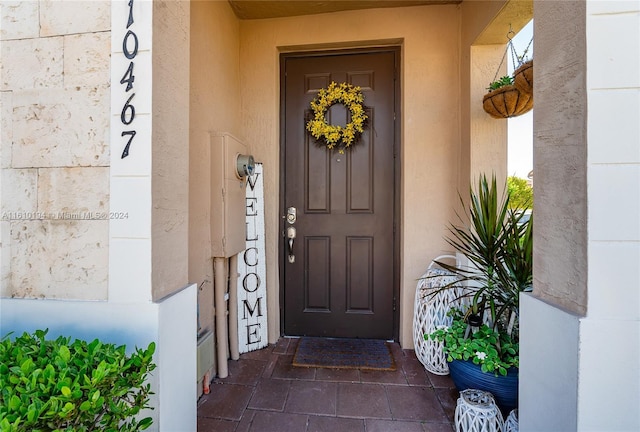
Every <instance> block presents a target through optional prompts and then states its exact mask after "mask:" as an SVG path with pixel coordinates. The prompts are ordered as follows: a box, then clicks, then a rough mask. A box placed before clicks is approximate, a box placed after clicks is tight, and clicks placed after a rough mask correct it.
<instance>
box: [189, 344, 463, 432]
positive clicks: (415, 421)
mask: <svg viewBox="0 0 640 432" xmlns="http://www.w3.org/2000/svg"><path fill="white" fill-rule="evenodd" d="M297 343H298V339H295V338H281V339H280V340H279V341H278V343H277V344H276V345H270V346H269V347H267V348H264V349H262V350H258V351H253V352H250V353H246V354H243V355H241V356H240V360H238V361H230V362H229V376H228V377H227V378H224V379H215V380H214V382H213V383H212V384H211V392H210V394H208V395H203V396H202V397H201V398H200V400H199V401H198V431H199V432H445V431H446V432H451V431H453V430H454V428H453V426H452V425H453V414H454V410H455V404H456V400H457V397H458V392H457V391H456V390H455V388H454V386H453V382H452V381H451V379H450V378H449V377H448V376H444V377H443V376H438V375H433V374H430V373H428V372H426V371H425V369H424V367H423V366H422V364H420V362H419V361H418V359H417V358H416V356H415V353H414V351H413V350H402V349H401V348H400V346H399V345H398V344H397V343H396V344H393V345H392V350H393V354H394V358H395V361H396V365H397V370H396V371H393V372H389V371H365V370H362V371H361V370H356V369H339V370H338V369H323V368H299V367H293V366H292V365H291V361H292V358H293V354H294V352H295V348H296V345H297Z"/></svg>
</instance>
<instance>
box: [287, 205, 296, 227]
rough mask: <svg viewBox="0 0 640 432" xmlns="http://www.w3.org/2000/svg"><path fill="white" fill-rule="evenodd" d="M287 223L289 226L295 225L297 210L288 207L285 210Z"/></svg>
mask: <svg viewBox="0 0 640 432" xmlns="http://www.w3.org/2000/svg"><path fill="white" fill-rule="evenodd" d="M286 217H287V222H289V224H292V225H293V224H294V223H296V220H297V219H298V209H296V208H295V207H289V208H288V209H287V216H286Z"/></svg>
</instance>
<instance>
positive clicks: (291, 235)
mask: <svg viewBox="0 0 640 432" xmlns="http://www.w3.org/2000/svg"><path fill="white" fill-rule="evenodd" d="M295 239H296V228H295V227H292V226H290V227H288V228H287V250H288V252H289V263H291V264H293V263H294V262H295V261H296V256H295V254H294V253H293V241H294V240H295Z"/></svg>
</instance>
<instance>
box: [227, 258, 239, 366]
mask: <svg viewBox="0 0 640 432" xmlns="http://www.w3.org/2000/svg"><path fill="white" fill-rule="evenodd" d="M229 276H230V277H229V344H230V346H231V349H230V353H231V360H238V359H239V358H240V346H239V344H238V255H233V256H232V257H231V258H229Z"/></svg>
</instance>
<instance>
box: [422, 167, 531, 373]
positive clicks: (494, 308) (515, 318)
mask: <svg viewBox="0 0 640 432" xmlns="http://www.w3.org/2000/svg"><path fill="white" fill-rule="evenodd" d="M505 186H506V185H505ZM506 189H507V188H506V187H505V190H506ZM460 201H461V205H462V208H463V210H464V216H460V217H459V219H460V224H459V225H453V224H452V225H451V226H450V227H449V232H450V234H451V235H450V236H449V237H448V238H447V239H446V240H447V242H448V243H449V244H450V245H451V246H452V247H453V248H455V249H456V250H457V251H459V252H460V253H461V254H462V255H464V256H465V257H466V258H467V259H468V261H469V265H467V266H460V267H458V266H453V265H450V264H447V263H444V262H437V264H438V265H440V266H441V267H442V268H444V269H446V270H448V271H450V272H451V273H453V274H455V275H456V276H457V280H456V281H455V282H452V283H451V284H448V285H445V286H443V287H441V288H440V289H439V290H436V291H435V292H434V293H433V295H436V294H437V293H438V292H440V291H442V290H446V289H452V288H456V289H457V288H458V287H459V286H460V285H461V284H464V285H465V286H466V294H465V296H466V297H468V304H469V308H468V310H465V311H463V312H462V313H460V314H459V315H456V316H454V324H455V325H456V327H455V329H454V328H453V327H452V329H450V331H451V333H448V332H447V334H448V335H449V338H444V334H443V333H442V332H441V331H440V330H442V329H440V330H438V331H439V333H437V334H439V336H434V337H438V338H439V339H438V340H441V341H443V342H445V344H444V350H445V352H446V353H447V354H450V355H451V357H452V358H456V359H460V357H462V358H464V355H463V353H464V350H463V351H458V349H459V348H460V347H466V348H465V349H471V348H470V347H469V346H467V344H477V343H478V340H477V338H476V337H475V335H477V334H478V332H480V334H481V335H485V336H486V335H487V334H489V333H490V334H491V335H492V337H488V338H486V339H483V341H484V343H485V344H486V345H485V347H484V348H487V349H483V350H480V349H477V348H478V347H477V346H476V345H473V347H475V348H476V351H477V352H481V353H485V355H487V356H489V359H490V361H491V363H493V364H494V365H497V366H484V363H482V364H483V366H484V367H483V370H485V369H486V370H487V371H497V372H499V373H501V374H502V373H503V372H505V371H506V369H507V368H508V366H509V365H512V366H517V364H518V349H517V347H518V345H517V344H518V340H519V305H520V303H519V300H520V293H522V292H526V291H530V290H531V288H532V284H533V217H529V218H528V219H525V218H524V216H525V212H524V209H522V208H518V207H517V206H516V207H512V206H511V205H510V202H509V194H508V192H507V193H503V194H500V193H499V191H498V187H497V184H496V179H495V176H494V177H493V178H492V179H491V181H489V180H487V178H486V176H484V175H483V176H481V177H480V179H479V180H478V185H477V188H476V189H475V190H474V189H473V187H471V188H470V190H469V204H467V203H466V202H465V201H464V200H463V198H462V197H460ZM461 330H464V331H463V332H462V334H460V332H461ZM489 331H490V332H489ZM452 335H455V336H456V339H455V341H456V342H455V344H453V342H454V339H452V338H453V336H452ZM464 339H469V340H468V341H464ZM489 346H492V347H493V348H492V349H491V350H489V349H488V347H489ZM450 350H451V351H450ZM494 350H495V355H494ZM513 350H515V353H514V352H512V351H513ZM476 351H474V352H476ZM453 354H456V355H453ZM468 358H470V357H468ZM468 358H466V359H468ZM466 359H465V360H466Z"/></svg>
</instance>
